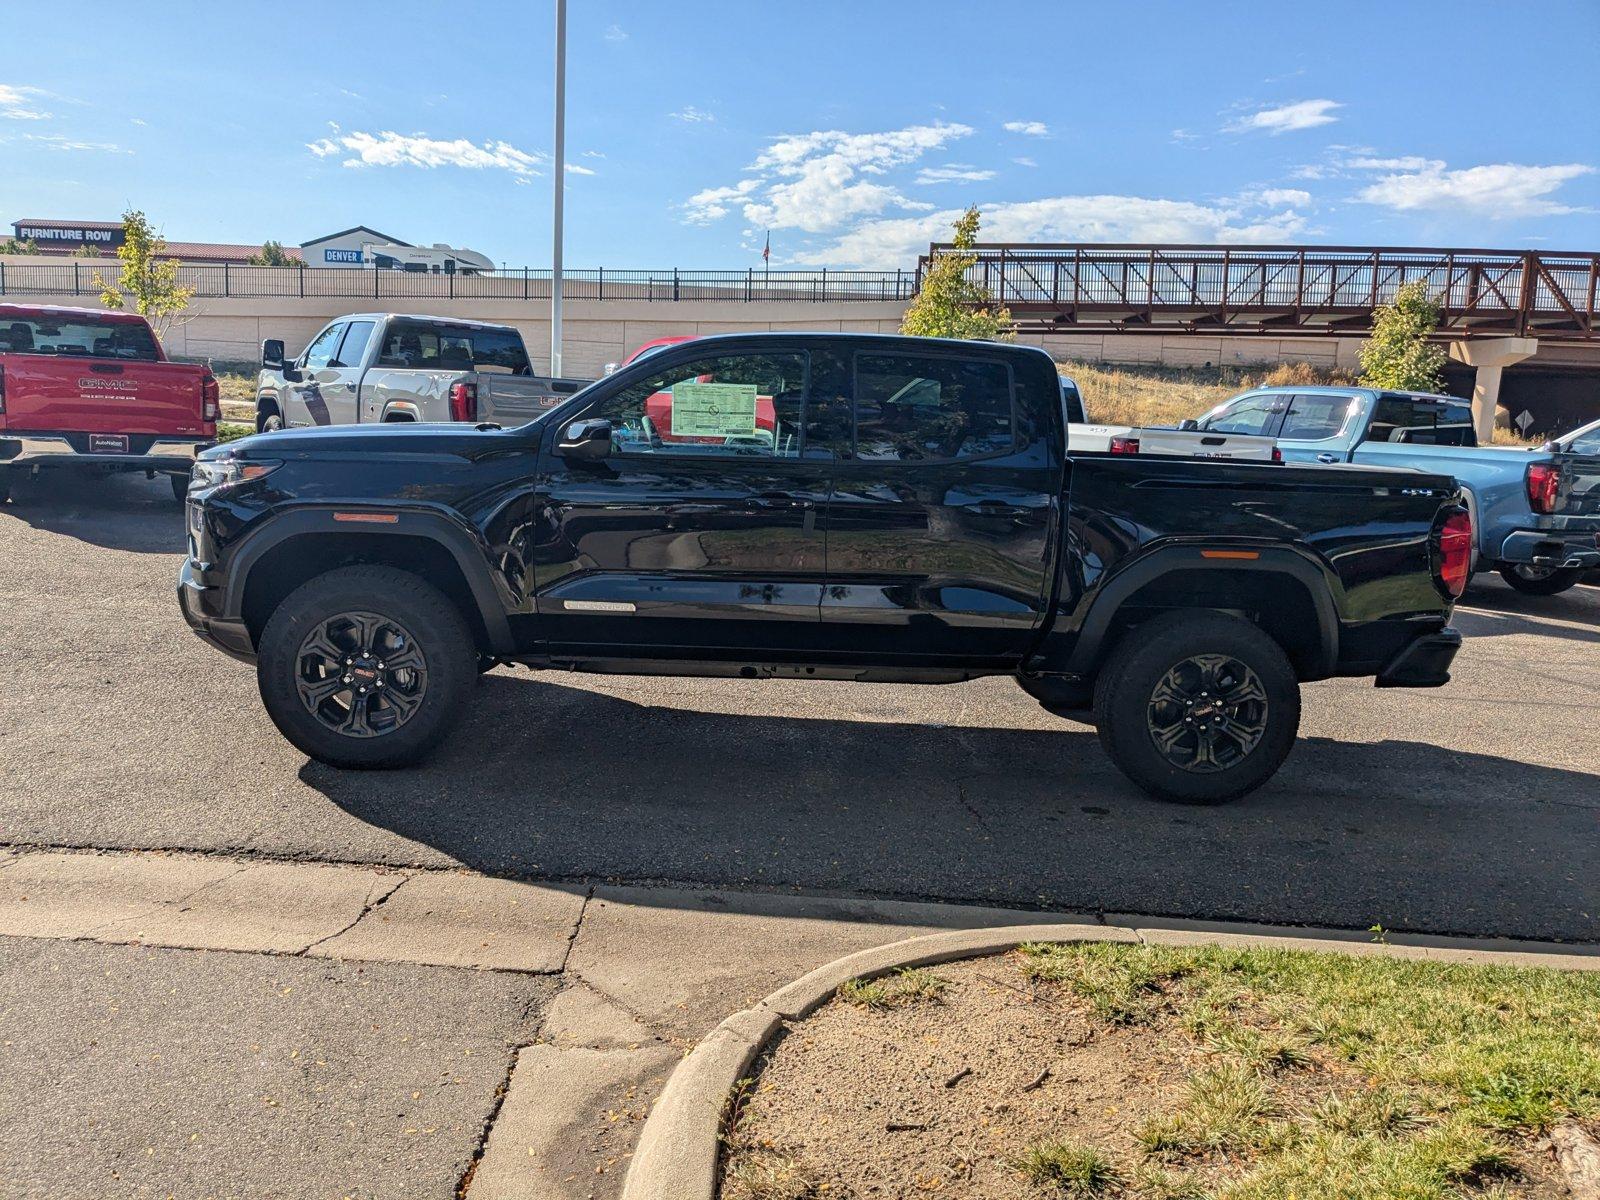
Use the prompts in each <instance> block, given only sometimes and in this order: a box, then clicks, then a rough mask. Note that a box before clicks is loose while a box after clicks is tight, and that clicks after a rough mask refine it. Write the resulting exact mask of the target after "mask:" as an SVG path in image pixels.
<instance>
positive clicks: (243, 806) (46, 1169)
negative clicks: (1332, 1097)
mask: <svg viewBox="0 0 1600 1200" xmlns="http://www.w3.org/2000/svg"><path fill="white" fill-rule="evenodd" d="M17 491H18V497H19V501H20V502H19V503H18V504H15V505H12V506H7V507H4V508H0V596H4V597H5V603H4V605H0V678H3V679H4V680H5V681H6V686H5V687H4V688H3V689H0V916H3V921H4V923H3V924H0V1052H3V1057H0V1064H3V1065H0V1196H5V1195H10V1194H13V1192H15V1193H18V1194H26V1195H29V1196H35V1195H43V1196H54V1195H60V1196H76V1195H95V1196H118V1195H129V1196H136V1195H137V1196H143V1195H166V1194H168V1193H169V1192H172V1193H175V1194H182V1195H249V1196H258V1195H259V1196H273V1195H284V1196H319V1195H329V1196H335V1195H346V1194H349V1195H362V1196H364V1195H373V1196H379V1195H382V1196H406V1197H409V1196H437V1197H440V1198H441V1200H445V1198H448V1197H452V1196H455V1195H457V1193H458V1189H460V1188H461V1187H462V1184H463V1181H465V1182H466V1184H467V1186H466V1194H467V1195H468V1196H469V1197H472V1198H475V1200H482V1198H485V1197H487V1198H490V1200H493V1198H494V1197H498V1196H514V1195H515V1196H520V1195H530V1194H532V1195H540V1196H545V1195H549V1196H610V1195H614V1194H615V1192H616V1189H617V1188H618V1187H619V1186H620V1173H621V1171H622V1169H623V1168H624V1167H625V1165H626V1161H627V1153H628V1151H629V1149H630V1147H631V1145H632V1139H633V1136H634V1135H635V1133H636V1130H637V1123H638V1121H639V1120H640V1119H641V1118H642V1115H643V1113H644V1112H645V1111H647V1109H648V1105H649V1103H650V1101H651V1099H652V1098H653V1096H654V1094H655V1091H656V1089H657V1088H658V1087H659V1084H660V1081H661V1080H662V1079H663V1078H664V1077H665V1074H666V1073H667V1072H668V1071H670V1069H671V1067H672V1065H673V1064H674V1063H675V1062H676V1061H677V1059H678V1058H679V1057H680V1056H681V1055H682V1054H683V1053H684V1051H685V1050H686V1049H687V1048H688V1047H689V1046H691V1045H692V1044H693V1042H694V1041H695V1039H697V1038H699V1037H700V1036H702V1035H703V1034H704V1033H705V1032H706V1031H707V1030H709V1029H710V1028H712V1027H713V1026H714V1025H715V1024H716V1023H717V1021H719V1020H720V1019H721V1018H722V1017H724V1016H726V1015H727V1014H728V1013H729V1012H732V1011H735V1010H737V1009H739V1008H741V1007H744V1006H747V1005H748V1004H750V1003H752V1002H753V1001H755V1000H756V999H759V998H760V997H761V996H762V995H765V994H766V993H767V992H769V991H771V990H772V989H773V988H775V987H777V986H779V985H780V984H782V983H785V982H787V981H788V980H789V979H792V978H793V977H795V976H797V975H799V974H801V973H803V972H804V971H805V970H808V969H810V968H811V967H814V966H817V965H820V964H821V963H823V962H826V961H829V960H831V959H833V958H835V957H838V956H839V955H841V954H844V953H848V952H850V951H853V950H856V949H862V948H865V947H866V946H869V945H876V944H880V943H882V942H887V941H892V940H897V939H899V938H901V937H904V936H909V935H910V934H911V933H914V932H919V931H922V930H925V929H931V928H939V927H947V926H948V925H949V924H950V923H951V922H957V923H971V924H974V925H979V924H986V923H991V924H992V923H996V922H999V921H1002V920H1016V919H1017V914H1016V913H1014V912H1002V911H1000V910H1001V909H1034V910H1046V911H1052V912H1069V913H1071V912H1078V913H1090V914H1092V913H1096V912H1125V913H1144V914H1154V915H1168V916H1185V917H1196V918H1205V919H1213V920H1245V921H1264V922H1277V923H1287V924H1315V925H1324V926H1336V927H1343V928H1347V929H1365V928H1366V927H1368V926H1369V925H1372V924H1382V925H1383V926H1384V927H1385V928H1387V929H1390V930H1402V931H1403V930H1417V931H1424V932H1434V933H1455V934H1471V935H1489V936H1496V935H1497V936H1503V937H1510V938H1531V939H1556V940H1565V941H1584V942H1594V941H1600V826H1597V821H1600V750H1597V749H1596V747H1595V744H1594V740H1593V738H1592V737H1591V736H1590V731H1591V730H1592V728H1593V725H1594V722H1595V719H1596V717H1597V715H1600V589H1595V588H1588V587H1585V588H1580V589H1578V590H1576V591H1575V592H1572V593H1569V594H1568V595H1566V596H1562V597H1556V598H1553V599H1548V600H1534V599H1529V598H1523V597H1519V596H1517V595H1516V594H1514V593H1512V592H1511V591H1510V590H1509V589H1508V588H1506V587H1504V586H1503V585H1502V584H1500V583H1499V581H1498V580H1486V581H1482V582H1480V583H1478V584H1475V585H1474V588H1473V590H1472V592H1470V593H1469V597H1468V602H1467V604H1466V605H1465V606H1464V607H1463V608H1462V609H1461V611H1460V613H1459V615H1458V620H1457V624H1458V625H1459V626H1460V627H1461V628H1462V630H1463V632H1464V633H1465V634H1466V636H1467V639H1468V641H1467V645H1466V647H1465V648H1464V650H1463V651H1462V654H1461V656H1460V658H1459V660H1458V663H1457V667H1458V670H1457V677H1456V680H1455V681H1454V682H1453V683H1452V684H1451V685H1450V686H1449V687H1447V688H1444V689H1440V690H1438V691H1434V692H1420V693H1418V692H1404V691H1390V692H1380V691H1376V690H1374V689H1372V688H1371V687H1370V686H1365V685H1363V684H1360V683H1357V682H1355V681H1333V682H1329V683H1322V684H1316V685H1312V686H1309V687H1308V688H1307V689H1306V692H1305V718H1304V722H1303V725H1302V736H1303V739H1304V740H1303V741H1302V744H1301V745H1300V746H1299V748H1298V749H1297V750H1296V752H1295V754H1294V755H1293V757H1292V758H1291V759H1290V762H1289V764H1288V766H1287V767H1286V768H1285V769H1284V771H1283V772H1282V773H1281V774H1280V776H1279V777H1278V779H1277V780H1275V781H1274V782H1273V783H1272V784H1271V785H1269V786H1268V787H1266V788H1264V789H1263V790H1262V791H1261V792H1259V793H1257V794H1256V795H1254V796H1252V797H1249V798H1247V799H1245V800H1244V801H1241V802H1239V803H1237V804H1233V805H1229V806H1225V807H1223V808H1218V809H1181V808H1173V807H1168V806H1164V805H1160V804H1156V803H1154V802H1152V801H1150V800H1148V799H1146V798H1144V797H1143V796H1142V795H1140V794H1139V793H1137V792H1136V791H1135V790H1134V789H1133V788H1132V787H1131V786H1130V785H1128V784H1127V783H1126V782H1125V781H1124V780H1123V779H1122V778H1121V777H1120V776H1119V775H1118V774H1117V773H1116V772H1115V770H1114V769H1113V768H1112V767H1111V766H1110V764H1109V763H1108V762H1107V761H1106V760H1105V758H1104V756H1103V755H1102V754H1101V753H1100V750H1099V747H1098V745H1097V743H1096V742H1095V739H1094V737H1093V734H1092V731H1090V730H1088V729H1087V728H1086V727H1084V726H1080V725H1075V724H1071V723H1066V722H1061V721H1058V720H1056V719H1054V718H1052V717H1049V716H1048V715H1046V714H1045V713H1043V712H1042V711H1041V710H1040V709H1038V708H1037V706H1036V705H1034V704H1033V702H1032V701H1031V700H1029V699H1028V698H1027V697H1026V696H1024V695H1023V694H1022V693H1021V692H1020V690H1019V689H1017V688H1016V687H1015V686H1014V685H1013V684H1012V683H1011V682H1010V681H1007V680H1003V679H993V680H984V681H979V682H975V683H972V684H966V685H959V686H953V687H938V688H933V687H927V688H913V687H891V686H878V685H849V686H845V685H839V684H822V683H810V684H805V683H773V682H744V681H719V680H713V681H700V680H676V679H643V678H640V679H631V678H604V677H573V676H567V675H536V674H533V673H530V672H527V671H521V670H511V669H507V668H500V669H497V670H496V671H494V672H493V673H491V674H490V675H489V676H487V677H486V678H485V679H484V681H483V686H482V687H481V688H480V690H479V693H478V697H477V700H476V702H475V704H474V708H473V711H472V712H471V713H470V714H469V715H468V717H467V718H466V720H464V721H463V723H462V725H461V727H460V729H459V731H458V732H457V734H456V735H455V736H454V737H453V738H452V739H451V741H450V743H449V745H448V746H447V747H446V748H445V749H444V751H443V752H442V753H441V754H439V755H438V756H437V757H436V758H435V759H433V760H432V761H430V762H429V763H427V764H424V765H423V766H422V767H420V768H418V769H416V770H413V771H407V772H380V773H362V774H348V775H347V774H341V773H339V772H336V771H332V770H329V769H327V768H324V767H322V766H320V765H317V764H313V763H309V762H307V760H306V759H305V758H304V757H303V756H300V755H298V754H297V753H295V752H294V751H293V750H292V748H291V747H289V746H288V745H287V744H286V743H284V742H283V741H282V740H281V739H280V738H279V737H278V736H277V734H276V732H275V731H274V730H273V729H272V727H271V724H270V722H269V721H268V720H267V718H266V715H265V713H264V712H263V711H262V710H261V707H260V704H259V701H258V700H257V698H256V695H255V687H254V680H253V678H252V675H251V672H250V671H249V669H248V668H246V667H244V666H242V665H241V664H238V663H234V662H232V661H231V660H228V659H226V658H223V657H222V656H220V655H218V654H216V653H215V652H213V651H211V650H209V649H208V648H206V647H205V646H203V645H202V644H201V643H200V642H199V641H198V640H197V639H195V638H194V637H193V636H192V635H191V634H190V633H189V632H188V631H187V629H185V628H184V626H183V624H182V621H181V619H180V618H179V616H178V613H177V608H176V602H175V599H174V596H173V584H174V580H175V576H176V572H177V567H178V563H179V560H180V554H181V547H182V528H181V518H180V515H179V510H178V508H177V506H176V505H174V504H173V503H172V501H171V499H170V497H169V494H168V492H167V489H166V487H165V483H164V481H160V480H158V481H155V482H147V481H145V480H143V479H141V478H137V477H132V478H127V477H125V478H119V479H111V480H99V481H70V480H68V479H65V478H63V479H58V480H51V481H46V482H41V483H39V484H32V485H30V484H23V485H21V486H19V487H18V489H17ZM52 847H53V848H76V849H81V850H87V851H123V850H137V851H156V852H159V853H152V854H134V855H129V854H104V853H93V852H90V853H82V854H65V855H61V854H57V855H52V854H49V853H45V854H43V855H42V856H41V854H39V853H38V852H37V850H38V848H52ZM30 849H31V850H33V851H35V852H33V853H27V852H25V851H28V850H30ZM182 852H192V853H182ZM57 859H74V860H82V861H81V862H73V863H70V864H68V865H69V867H70V871H69V872H68V874H69V875H70V878H68V877H67V876H63V877H62V878H61V879H60V880H58V881H57V882H58V883H59V884H60V886H59V887H56V886H55V885H51V886H52V888H54V890H52V891H50V895H51V897H52V900H51V909H50V911H51V913H53V914H54V915H53V916H51V917H50V918H49V921H47V922H45V924H43V925H41V924H39V922H41V921H44V918H42V917H40V916H39V915H38V913H39V910H38V909H35V910H32V911H29V910H27V906H28V905H29V904H36V902H37V901H36V898H35V899H29V900H26V901H16V900H14V897H15V896H17V895H25V894H27V891H26V889H29V888H38V887H39V886H42V885H41V884H40V882H39V881H40V879H41V878H46V876H47V875H48V872H46V876H40V875H39V874H38V872H39V871H40V870H41V869H43V867H45V866H48V865H49V864H50V863H51V862H54V861H56V860H57ZM173 863H177V864H179V865H180V866H181V867H182V870H181V871H180V872H178V873H177V874H174V873H173V872H172V871H170V870H169V869H168V868H169V867H170V866H171V864H173ZM151 864H155V865H154V866H152V865H151ZM304 872H311V873H312V874H310V875H306V874H303V873H304ZM463 881H470V882H471V884H472V886H471V887H466V886H464V883H463ZM530 881H531V882H530ZM19 888H21V889H24V890H20V891H19ZM4 897H12V898H13V899H12V900H9V901H8V900H6V899H4ZM884 898H888V899H889V900H890V901H891V902H890V903H880V902H877V901H879V900H882V899H884ZM896 900H901V901H909V902H911V903H905V904H897V903H894V902H892V901H896ZM922 901H953V902H957V904H958V905H963V906H966V907H957V908H946V907H939V908H935V907H933V906H931V905H924V904H921V903H919V902H922ZM978 906H992V907H989V908H984V907H978ZM3 935H11V936H3ZM285 988H287V989H290V990H289V991H287V992H285V991H283V989H285ZM468 1049H470V1050H472V1054H471V1055H467V1054H466V1053H465V1051H466V1050H468ZM307 1055H314V1056H320V1058H321V1059H322V1061H323V1062H324V1063H327V1064H330V1067H329V1071H330V1074H329V1076H327V1077H323V1076H321V1075H319V1074H318V1073H317V1072H318V1071H320V1070H322V1068H316V1070H313V1069H311V1068H310V1067H308V1066H307V1065H306V1061H305V1060H306V1056H307ZM458 1057H459V1058H460V1060H461V1062H460V1063H459V1064H458V1063H457V1062H456V1059H457V1058H458ZM468 1060H470V1061H471V1064H472V1065H471V1070H470V1072H468V1071H466V1070H464V1069H457V1067H458V1066H464V1064H465V1063H466V1062H467V1061H468ZM311 1062H312V1063H313V1064H314V1063H315V1062H316V1058H315V1057H314V1058H312V1059H311ZM458 1077H459V1078H460V1079H461V1080H462V1081H463V1082H461V1083H459V1084H457V1083H455V1082H454V1081H455V1080H456V1079H457V1078H458ZM442 1079H448V1080H449V1081H451V1082H450V1083H449V1084H448V1086H445V1085H442V1084H440V1085H439V1088H438V1090H437V1094H435V1092H434V1091H430V1090H429V1088H428V1086H425V1084H427V1083H428V1081H432V1082H433V1083H434V1084H439V1081H440V1080H442ZM319 1088H320V1089H321V1090H319ZM413 1093H416V1094H417V1095H416V1096H415V1097H413ZM269 1101H274V1102H275V1103H269ZM491 1117H492V1118H493V1120H492V1127H491ZM408 1131H410V1132H408ZM422 1131H427V1132H422ZM191 1135H197V1136H193V1137H192V1136H191ZM7 1171H9V1172H11V1175H12V1177H10V1178H8V1177H7V1175H6V1174H5V1172H7ZM18 1172H22V1174H18ZM52 1189H53V1190H52Z"/></svg>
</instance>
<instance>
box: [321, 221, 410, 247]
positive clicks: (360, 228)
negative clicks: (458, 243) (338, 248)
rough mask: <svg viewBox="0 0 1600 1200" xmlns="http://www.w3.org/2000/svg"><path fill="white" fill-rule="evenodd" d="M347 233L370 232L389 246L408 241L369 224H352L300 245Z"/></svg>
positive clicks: (327, 240) (402, 244) (342, 235)
mask: <svg viewBox="0 0 1600 1200" xmlns="http://www.w3.org/2000/svg"><path fill="white" fill-rule="evenodd" d="M347 233H370V234H371V235H372V236H373V237H378V238H382V239H383V240H384V241H386V242H388V243H389V244H390V245H391V246H409V245H411V243H410V242H403V241H401V240H400V239H399V238H397V237H390V236H389V235H388V234H387V233H379V232H378V231H377V230H376V229H374V228H373V227H372V226H370V225H352V226H350V228H349V229H341V230H339V232H338V233H325V234H323V235H322V236H321V237H319V238H312V239H311V240H310V241H308V242H301V243H300V244H301V245H302V246H315V245H317V244H318V243H320V242H331V241H333V239H334V238H341V237H344V236H345V234H347Z"/></svg>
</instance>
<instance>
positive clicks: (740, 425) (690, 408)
mask: <svg viewBox="0 0 1600 1200" xmlns="http://www.w3.org/2000/svg"><path fill="white" fill-rule="evenodd" d="M755 432H756V385H755V384H753V383H680V384H678V385H677V386H676V387H674V388H673V389H672V435H673V436H674V437H754V436H755Z"/></svg>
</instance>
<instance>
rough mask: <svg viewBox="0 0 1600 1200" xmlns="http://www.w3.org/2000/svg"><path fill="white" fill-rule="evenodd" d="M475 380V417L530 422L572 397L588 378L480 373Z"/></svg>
mask: <svg viewBox="0 0 1600 1200" xmlns="http://www.w3.org/2000/svg"><path fill="white" fill-rule="evenodd" d="M477 381H478V416H479V417H480V418H481V419H482V420H485V421H498V422H500V423H501V424H515V423H517V422H520V421H530V420H532V419H533V418H534V417H537V416H539V415H540V414H541V413H545V412H548V411H549V410H550V409H552V408H554V407H555V406H556V405H558V404H562V403H564V402H566V401H567V400H570V399H572V397H573V396H574V395H576V394H577V393H578V392H579V391H580V390H581V389H582V388H584V387H585V386H586V385H587V381H584V380H576V379H540V378H538V377H534V378H531V379H530V378H529V377H527V376H525V375H524V376H519V375H499V374H494V373H491V372H482V373H480V374H479V375H478V376H477Z"/></svg>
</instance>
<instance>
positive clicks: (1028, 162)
mask: <svg viewBox="0 0 1600 1200" xmlns="http://www.w3.org/2000/svg"><path fill="white" fill-rule="evenodd" d="M1011 161H1012V162H1014V163H1016V164H1017V166H1019V167H1037V166H1038V165H1039V164H1038V163H1036V162H1034V161H1033V159H1031V158H1028V157H1027V156H1026V155H1024V156H1023V157H1021V158H1013V159H1012V160H1011Z"/></svg>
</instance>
